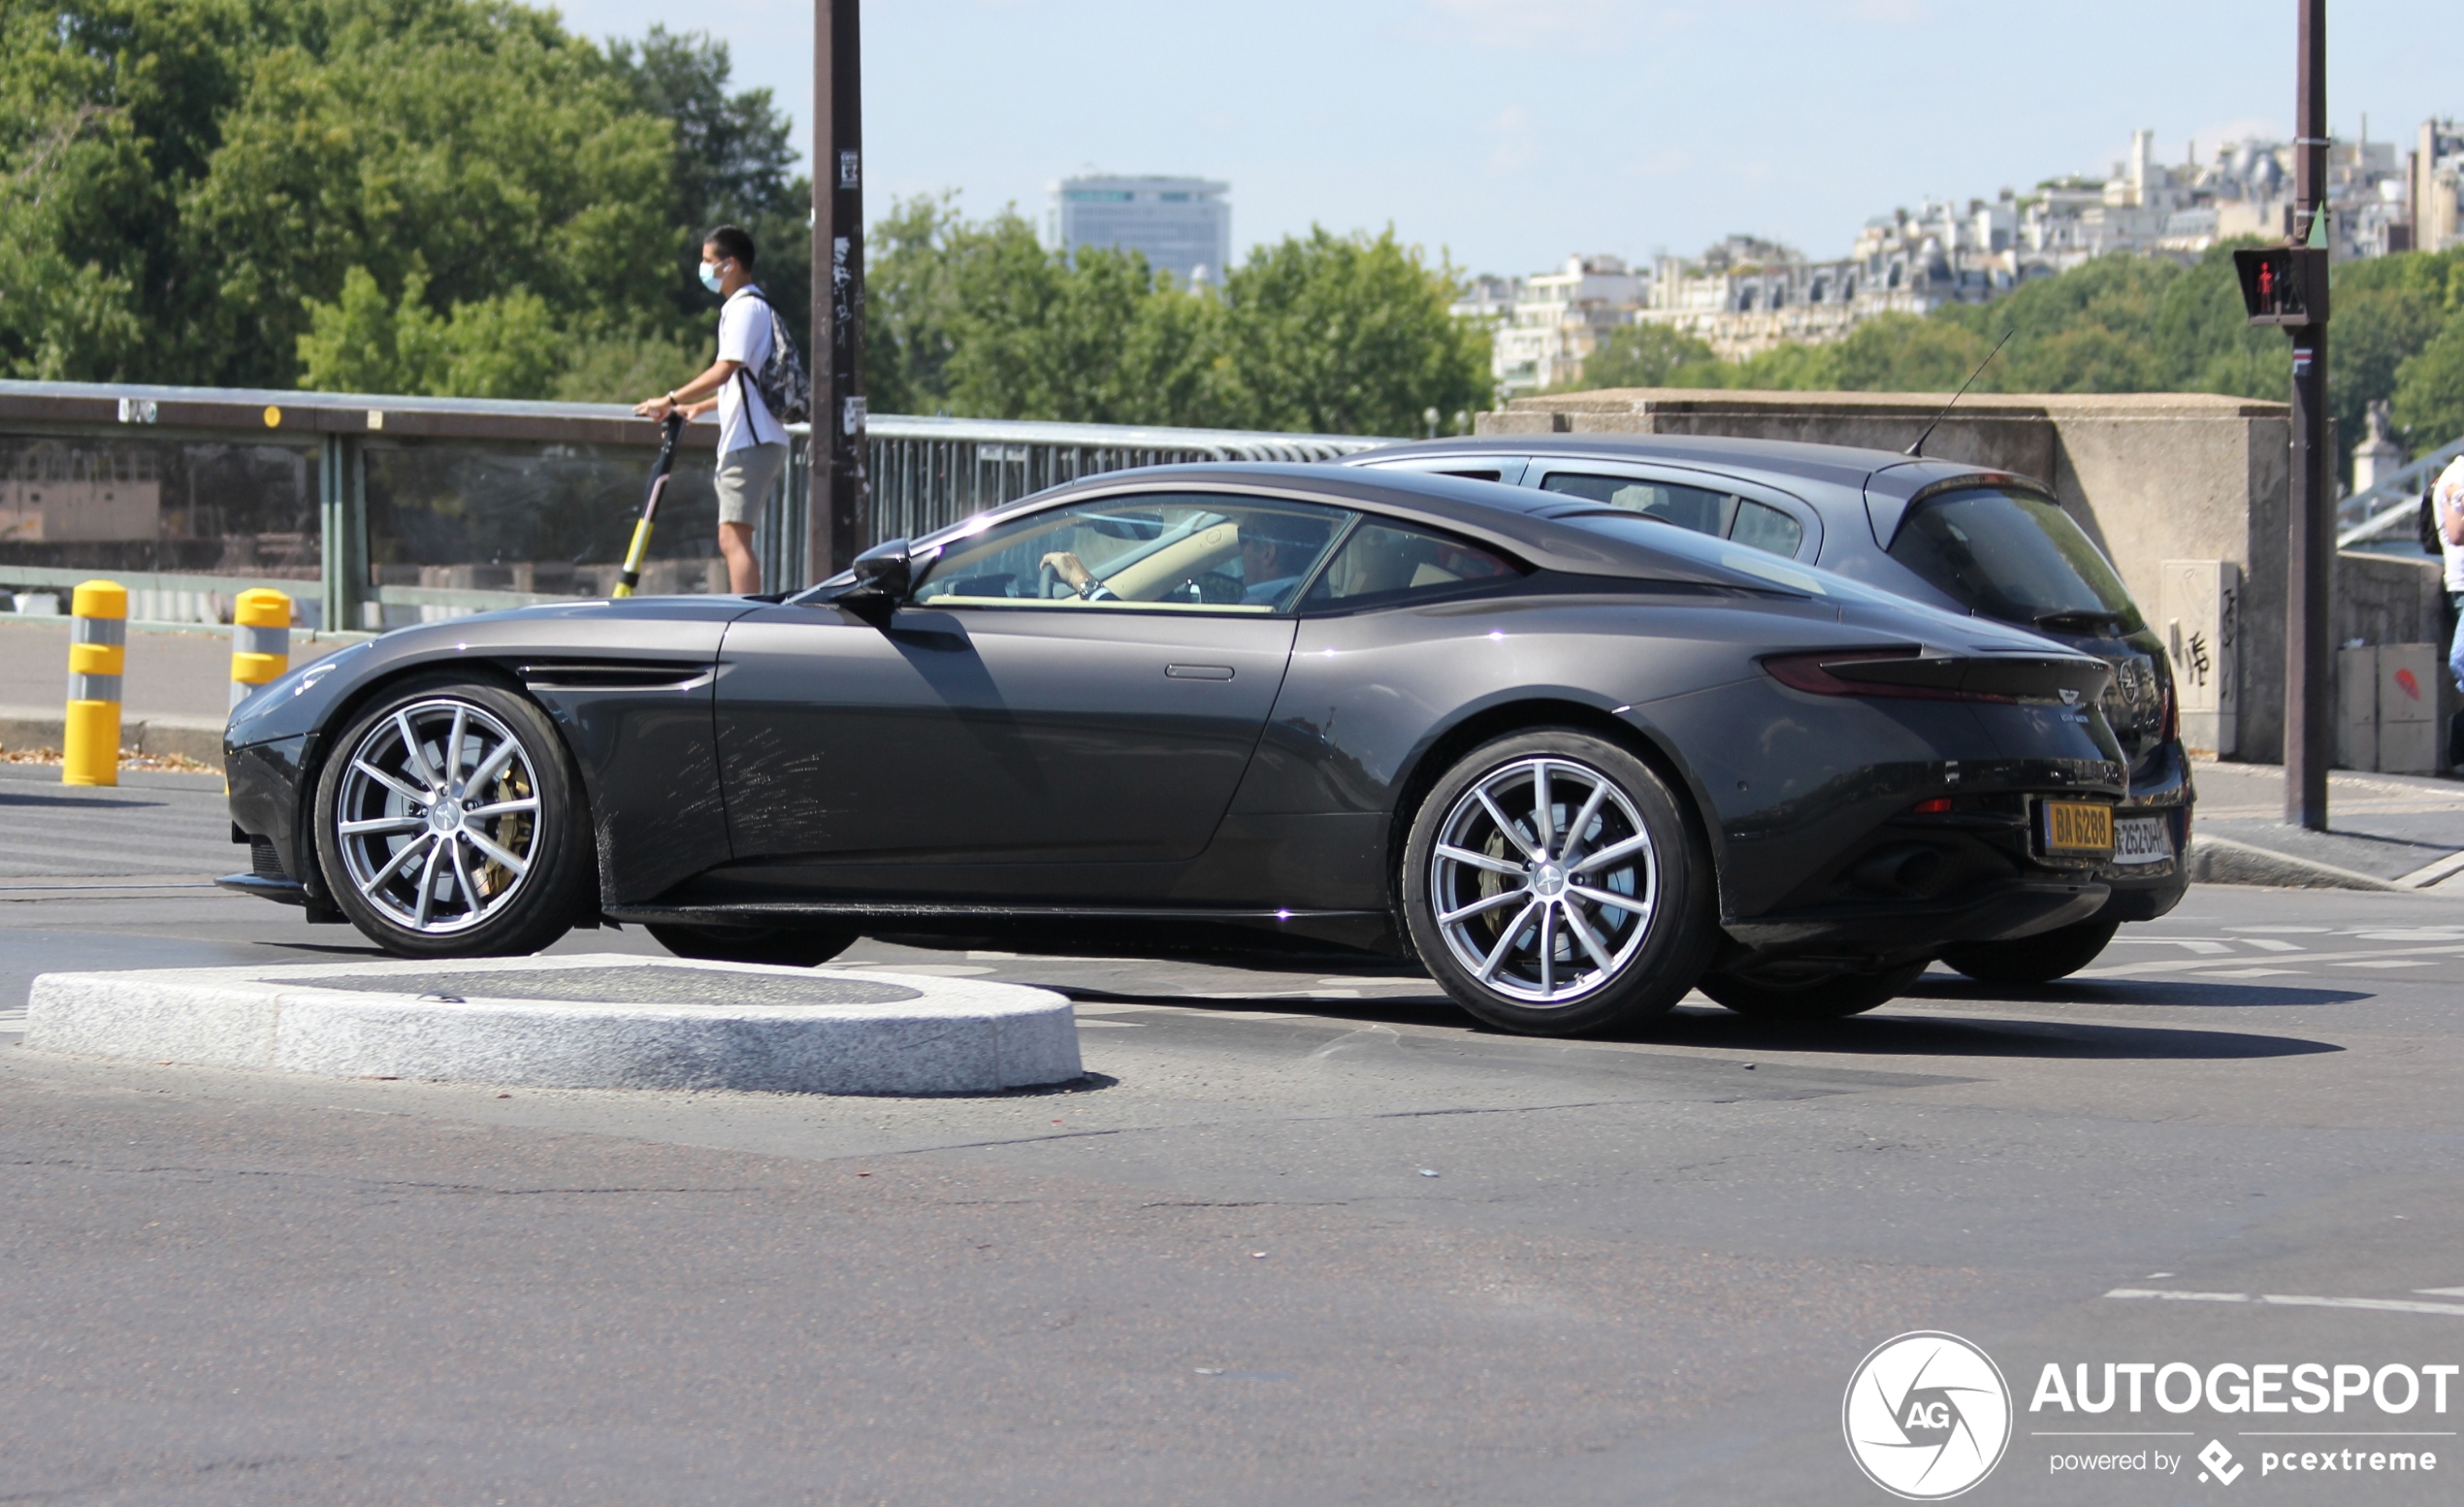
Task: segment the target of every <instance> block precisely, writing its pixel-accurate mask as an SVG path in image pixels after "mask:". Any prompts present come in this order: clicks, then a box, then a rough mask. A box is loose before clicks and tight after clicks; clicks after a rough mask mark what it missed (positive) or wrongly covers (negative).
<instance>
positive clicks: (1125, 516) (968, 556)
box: [913, 492, 1352, 612]
mask: <svg viewBox="0 0 2464 1507" xmlns="http://www.w3.org/2000/svg"><path fill="white" fill-rule="evenodd" d="M1351 517H1352V514H1350V513H1348V512H1345V511H1342V510H1340V509H1338V508H1318V507H1313V506H1311V505H1310V504H1307V503H1286V502H1281V501H1277V500H1275V499H1271V498H1248V497H1233V496H1222V495H1215V494H1208V493H1188V492H1151V493H1135V494H1132V495H1129V496H1125V497H1107V498H1098V499H1092V500H1089V501H1086V502H1083V503H1075V504H1071V505H1069V506H1066V507H1061V508H1047V509H1045V510H1044V511H1041V512H1035V513H1030V514H1028V515H1027V516H1025V517H1022V518H1012V519H1010V520H1009V521H1007V522H1005V523H1002V524H999V525H997V526H995V527H992V528H989V529H986V530H984V531H983V532H981V533H979V534H974V535H968V536H961V537H959V538H957V539H953V540H949V541H945V542H944V543H943V544H942V545H941V549H940V553H939V554H938V555H936V556H935V557H934V558H933V560H932V562H931V563H930V564H929V565H928V566H926V567H925V569H924V573H923V576H922V578H921V579H920V580H919V581H918V582H917V584H916V587H915V590H914V593H913V600H914V601H916V602H918V603H920V604H926V605H930V606H1023V607H1038V606H1041V607H1065V608H1090V609H1097V610H1105V609H1111V610H1119V609H1123V608H1127V609H1146V610H1163V611H1171V610H1184V611H1185V610H1190V609H1202V610H1211V611H1219V612H1220V611H1230V612H1278V611H1287V610H1289V609H1290V607H1291V604H1292V598H1293V597H1294V596H1295V595H1297V594H1298V592H1299V591H1300V587H1301V583H1302V582H1303V581H1305V580H1307V579H1308V578H1309V576H1310V573H1312V572H1313V571H1314V570H1316V568H1317V563H1318V562H1319V561H1320V560H1322V559H1324V558H1325V555H1326V551H1327V548H1328V547H1329V546H1330V545H1331V544H1333V542H1334V541H1335V539H1336V537H1337V536H1338V535H1340V534H1341V533H1342V532H1343V526H1344V525H1345V523H1346V522H1348V521H1349V520H1350V518H1351Z"/></svg>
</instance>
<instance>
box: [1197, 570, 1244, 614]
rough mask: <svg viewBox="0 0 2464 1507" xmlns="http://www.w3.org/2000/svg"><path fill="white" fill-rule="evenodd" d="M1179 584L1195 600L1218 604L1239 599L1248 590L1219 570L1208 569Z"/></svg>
mask: <svg viewBox="0 0 2464 1507" xmlns="http://www.w3.org/2000/svg"><path fill="white" fill-rule="evenodd" d="M1181 584H1182V586H1183V587H1185V588H1187V589H1188V591H1189V594H1190V596H1191V597H1192V598H1194V599H1195V600H1197V601H1199V602H1208V603H1214V604H1216V605H1218V606H1219V605H1222V604H1225V603H1232V602H1238V601H1240V600H1241V599H1242V598H1243V597H1244V596H1245V595H1247V593H1248V587H1246V586H1244V585H1242V584H1241V582H1239V581H1238V580H1236V579H1234V578H1233V577H1231V576H1229V575H1226V574H1224V573H1222V572H1221V571H1209V572H1207V573H1205V574H1203V575H1192V576H1190V577H1189V578H1188V579H1187V580H1185V581H1183V582H1182V583H1181Z"/></svg>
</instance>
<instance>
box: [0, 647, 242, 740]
mask: <svg viewBox="0 0 2464 1507" xmlns="http://www.w3.org/2000/svg"><path fill="white" fill-rule="evenodd" d="M63 621H65V619H63ZM65 721H66V719H65V717H64V716H63V715H62V713H60V712H57V711H50V712H47V711H44V710H42V709H41V708H39V707H33V706H0V748H57V747H59V746H60V739H61V737H63V733H62V726H63V724H64V722H65ZM224 723H225V719H221V718H214V717H180V716H142V717H132V716H129V715H127V714H126V713H122V714H121V719H120V725H119V745H120V746H121V747H122V748H125V749H127V750H128V751H129V752H131V753H140V754H155V755H161V754H178V755H179V756H180V757H182V758H186V759H194V760H196V761H197V762H198V763H199V764H205V765H211V766H212V767H213V768H214V769H216V770H219V769H221V768H222V730H223V727H224Z"/></svg>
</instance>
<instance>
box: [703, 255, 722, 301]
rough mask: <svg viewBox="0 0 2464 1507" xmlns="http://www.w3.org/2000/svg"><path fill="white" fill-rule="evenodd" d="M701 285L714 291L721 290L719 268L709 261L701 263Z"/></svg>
mask: <svg viewBox="0 0 2464 1507" xmlns="http://www.w3.org/2000/svg"><path fill="white" fill-rule="evenodd" d="M701 285H702V286H703V287H705V288H708V289H709V290H710V291H711V292H713V293H716V292H718V291H719V269H718V268H717V267H715V266H713V265H712V264H711V263H709V262H703V263H702V264H701Z"/></svg>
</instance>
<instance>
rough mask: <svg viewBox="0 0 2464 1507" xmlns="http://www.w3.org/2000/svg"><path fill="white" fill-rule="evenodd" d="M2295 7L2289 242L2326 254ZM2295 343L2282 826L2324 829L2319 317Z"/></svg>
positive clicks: (2311, 84) (2312, 117)
mask: <svg viewBox="0 0 2464 1507" xmlns="http://www.w3.org/2000/svg"><path fill="white" fill-rule="evenodd" d="M2297 3H2298V4H2299V5H2300V7H2301V47H2300V62H2299V68H2300V81H2299V98H2298V101H2297V106H2296V109H2295V111H2294V118H2295V125H2294V133H2293V134H2294V138H2295V140H2294V147H2293V160H2294V170H2293V200H2294V209H2293V234H2294V236H2295V237H2296V239H2297V240H2298V241H2299V242H2303V243H2307V242H2310V241H2313V240H2318V241H2319V244H2321V245H2324V244H2325V241H2324V239H2323V232H2324V231H2325V230H2326V228H2327V227H2326V226H2324V225H2323V224H2321V223H2320V222H2319V216H2320V215H2321V214H2323V213H2325V210H2326V199H2327V0H2297ZM2324 291H2325V290H2324V289H2323V288H2322V289H2320V290H2319V295H2320V296H2318V297H2317V298H2315V300H2314V302H2313V305H2312V307H2313V308H2315V309H2317V310H2318V317H2317V319H2316V321H2315V322H2313V323H2310V324H2305V325H2301V326H2299V327H2297V328H2296V329H2294V330H2293V331H2292V339H2293V410H2292V429H2293V436H2292V438H2293V454H2292V472H2291V475H2290V477H2289V485H2288V487H2287V496H2286V505H2287V506H2286V514H2287V527H2288V530H2289V537H2288V539H2287V541H2286V552H2285V587H2286V591H2285V820H2286V822H2288V823H2296V824H2298V825H2300V826H2303V827H2306V828H2308V829H2310V830H2311V831H2313V832H2324V831H2326V829H2327V762H2328V759H2329V758H2330V756H2331V751H2332V745H2331V743H2330V740H2329V733H2330V728H2329V724H2328V721H2327V717H2328V705H2327V591H2328V586H2329V582H2330V578H2331V576H2332V574H2333V573H2334V570H2335V564H2336V539H2335V512H2334V508H2335V499H2334V496H2333V488H2332V485H2331V479H2330V475H2329V472H2328V465H2329V462H2330V460H2331V459H2332V452H2331V451H2330V450H2329V449H2328V446H2327V315H2326V311H2325V304H2326V300H2325V298H2324V296H2323V295H2324Z"/></svg>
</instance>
